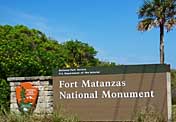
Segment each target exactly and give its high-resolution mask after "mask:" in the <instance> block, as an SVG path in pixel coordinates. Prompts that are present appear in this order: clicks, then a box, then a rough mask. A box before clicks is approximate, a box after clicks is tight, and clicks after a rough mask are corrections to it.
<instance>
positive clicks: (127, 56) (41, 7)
mask: <svg viewBox="0 0 176 122" xmlns="http://www.w3.org/2000/svg"><path fill="white" fill-rule="evenodd" d="M142 1H143V0H125V1H123V0H121V1H120V0H28V1H25V0H1V4H0V11H1V12H0V24H1V25H5V24H10V25H16V24H24V25H26V26H28V27H30V28H36V29H39V30H41V31H42V32H44V33H45V34H46V35H47V36H49V37H51V38H53V39H56V40H58V41H59V42H64V41H66V40H70V39H78V40H80V41H82V42H85V43H88V44H89V45H91V46H93V47H94V48H95V49H96V50H97V51H98V54H97V57H98V58H99V59H101V60H102V61H113V62H116V63H118V64H152V63H159V29H158V28H157V29H152V30H151V31H149V32H139V31H137V28H136V26H137V23H138V21H139V19H138V16H137V10H138V8H139V6H141V5H142ZM174 35H176V28H174V30H173V31H171V32H170V33H165V58H166V60H165V62H166V63H167V64H171V67H172V68H176V55H175V54H174V53H173V52H175V50H176V48H174V47H175V44H176V36H174Z"/></svg>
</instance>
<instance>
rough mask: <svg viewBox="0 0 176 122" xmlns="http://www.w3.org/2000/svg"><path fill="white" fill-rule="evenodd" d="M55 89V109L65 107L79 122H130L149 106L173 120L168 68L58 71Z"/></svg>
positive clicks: (123, 67)
mask: <svg viewBox="0 0 176 122" xmlns="http://www.w3.org/2000/svg"><path fill="white" fill-rule="evenodd" d="M53 88H54V89H53V90H54V109H55V110H57V108H58V106H62V109H64V111H66V113H70V114H74V115H77V116H78V118H79V119H80V121H123V120H124V121H130V120H134V117H135V113H136V112H138V111H140V110H142V109H143V108H145V107H149V106H153V107H154V108H156V110H158V112H159V113H161V114H162V115H163V117H164V118H165V120H166V121H169V120H170V118H171V108H170V107H171V94H170V90H171V89H170V66H169V65H160V64H151V65H121V66H115V67H90V68H78V69H59V70H58V71H57V72H55V76H54V77H53Z"/></svg>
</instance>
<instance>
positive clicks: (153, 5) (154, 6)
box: [138, 0, 176, 64]
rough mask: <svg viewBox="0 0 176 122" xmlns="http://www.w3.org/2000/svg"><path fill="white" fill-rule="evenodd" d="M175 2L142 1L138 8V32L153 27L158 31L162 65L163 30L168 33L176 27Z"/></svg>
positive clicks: (162, 0)
mask: <svg viewBox="0 0 176 122" xmlns="http://www.w3.org/2000/svg"><path fill="white" fill-rule="evenodd" d="M175 15H176V0H144V3H143V5H142V6H141V7H140V8H139V11H138V16H139V18H140V19H141V20H140V21H139V23H138V30H139V31H147V30H150V29H151V28H153V27H159V29H160V63H161V64H164V29H166V30H167V32H169V31H170V30H171V29H172V28H173V27H174V25H176V18H175Z"/></svg>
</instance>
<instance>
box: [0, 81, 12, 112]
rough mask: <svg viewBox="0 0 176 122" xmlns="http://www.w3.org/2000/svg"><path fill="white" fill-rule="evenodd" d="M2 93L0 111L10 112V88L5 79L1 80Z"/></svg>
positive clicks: (0, 89) (0, 88)
mask: <svg viewBox="0 0 176 122" xmlns="http://www.w3.org/2000/svg"><path fill="white" fill-rule="evenodd" d="M0 91H1V93H0V111H3V110H4V109H6V110H9V103H10V101H9V99H10V87H9V84H8V83H7V81H5V80H4V79H0Z"/></svg>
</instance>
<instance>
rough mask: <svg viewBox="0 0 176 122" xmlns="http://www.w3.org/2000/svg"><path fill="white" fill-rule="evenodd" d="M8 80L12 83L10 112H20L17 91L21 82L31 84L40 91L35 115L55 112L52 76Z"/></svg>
mask: <svg viewBox="0 0 176 122" xmlns="http://www.w3.org/2000/svg"><path fill="white" fill-rule="evenodd" d="M7 80H8V81H9V82H10V91H11V93H10V110H11V111H12V112H20V111H19V110H18V105H17V100H16V91H15V89H16V87H17V86H19V85H20V83H21V82H31V83H32V84H33V86H35V87H37V88H38V89H39V96H38V100H37V105H36V108H35V110H34V113H36V114H41V113H46V114H50V113H52V112H53V85H52V84H53V83H52V82H53V81H52V77H51V76H39V77H37V76H35V77H9V78H8V79H7Z"/></svg>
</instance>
